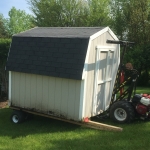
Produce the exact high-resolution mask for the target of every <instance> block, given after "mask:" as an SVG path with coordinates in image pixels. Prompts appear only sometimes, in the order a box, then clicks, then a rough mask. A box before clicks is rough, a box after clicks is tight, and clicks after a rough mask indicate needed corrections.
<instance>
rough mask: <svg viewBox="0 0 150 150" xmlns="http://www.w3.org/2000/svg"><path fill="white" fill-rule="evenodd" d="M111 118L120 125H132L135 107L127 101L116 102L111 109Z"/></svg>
mask: <svg viewBox="0 0 150 150" xmlns="http://www.w3.org/2000/svg"><path fill="white" fill-rule="evenodd" d="M110 118H111V119H112V120H113V121H115V122H118V123H130V122H132V121H133V120H134V118H135V111H134V107H133V106H132V105H131V103H130V102H128V101H125V100H122V101H118V102H115V103H114V104H113V105H112V106H111V108H110Z"/></svg>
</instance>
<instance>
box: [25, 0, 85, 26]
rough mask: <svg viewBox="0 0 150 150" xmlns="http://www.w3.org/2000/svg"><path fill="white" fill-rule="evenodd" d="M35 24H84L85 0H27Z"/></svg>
mask: <svg viewBox="0 0 150 150" xmlns="http://www.w3.org/2000/svg"><path fill="white" fill-rule="evenodd" d="M28 3H29V5H30V9H31V10H32V12H33V13H34V16H35V18H34V19H35V24H36V25H37V26H51V27H52V26H55V27H57V26H67V27H68V26H85V25H86V22H87V21H86V16H87V14H86V13H87V12H86V1H85V0H69V1H68V0H28Z"/></svg>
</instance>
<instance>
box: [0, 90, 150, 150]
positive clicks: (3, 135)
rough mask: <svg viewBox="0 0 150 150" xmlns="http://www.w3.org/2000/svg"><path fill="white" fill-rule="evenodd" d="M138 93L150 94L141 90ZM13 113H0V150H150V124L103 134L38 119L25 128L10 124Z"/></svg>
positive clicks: (141, 122) (126, 127)
mask: <svg viewBox="0 0 150 150" xmlns="http://www.w3.org/2000/svg"><path fill="white" fill-rule="evenodd" d="M137 93H150V88H142V87H140V88H138V90H137ZM11 112H12V110H11V109H9V108H5V109H0V150H135V149H136V150H150V122H148V121H142V120H135V121H134V122H133V123H131V124H116V123H113V122H111V121H110V120H109V119H107V120H103V121H102V120H97V121H99V122H103V123H107V124H110V125H115V126H120V127H122V128H123V131H122V132H114V131H100V130H95V129H90V128H85V127H80V126H77V125H73V124H69V123H65V122H61V121H57V120H53V119H49V118H44V117H39V116H35V117H34V119H33V120H30V121H26V122H24V123H22V124H13V123H11V121H10V115H11Z"/></svg>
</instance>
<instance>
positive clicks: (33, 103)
mask: <svg viewBox="0 0 150 150" xmlns="http://www.w3.org/2000/svg"><path fill="white" fill-rule="evenodd" d="M30 76H31V103H30V108H31V109H35V108H36V99H37V82H36V81H37V79H36V78H37V76H36V75H34V74H31V75H30Z"/></svg>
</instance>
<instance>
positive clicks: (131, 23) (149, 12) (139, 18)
mask: <svg viewBox="0 0 150 150" xmlns="http://www.w3.org/2000/svg"><path fill="white" fill-rule="evenodd" d="M111 6H112V7H111V8H112V13H111V15H112V18H113V27H114V29H115V31H116V33H117V34H118V35H119V36H120V37H121V38H122V39H123V40H124V39H125V40H129V41H134V42H135V46H134V48H133V49H132V50H131V51H128V53H127V55H126V57H125V60H126V62H127V61H130V62H132V63H133V65H134V66H135V68H137V69H138V71H139V74H141V75H142V73H143V72H144V73H145V74H147V79H146V80H147V82H148V80H149V75H148V74H149V71H150V59H149V57H148V56H149V54H150V44H149V43H150V36H149V33H150V0H140V1H139V0H126V1H125V0H113V3H112V5H111ZM115 8H116V10H115ZM119 20H120V21H119Z"/></svg>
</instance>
